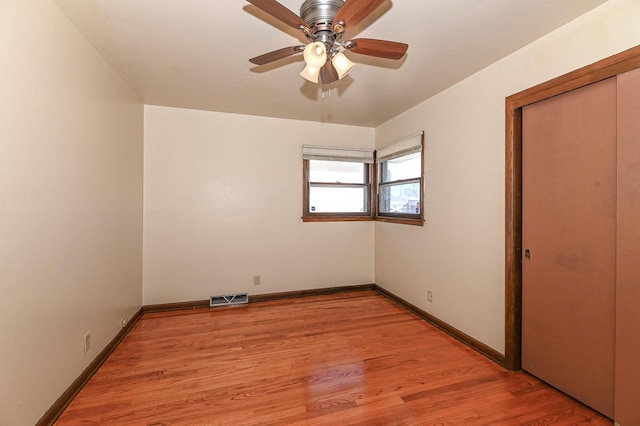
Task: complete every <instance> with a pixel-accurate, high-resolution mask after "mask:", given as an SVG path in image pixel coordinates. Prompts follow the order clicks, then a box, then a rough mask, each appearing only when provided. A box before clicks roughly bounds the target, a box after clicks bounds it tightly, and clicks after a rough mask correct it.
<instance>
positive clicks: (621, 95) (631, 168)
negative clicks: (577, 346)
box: [615, 69, 640, 426]
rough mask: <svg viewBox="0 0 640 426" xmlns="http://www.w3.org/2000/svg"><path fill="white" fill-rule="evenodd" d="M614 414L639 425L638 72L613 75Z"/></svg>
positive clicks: (639, 141) (639, 222)
mask: <svg viewBox="0 0 640 426" xmlns="http://www.w3.org/2000/svg"><path fill="white" fill-rule="evenodd" d="M617 265H618V269H617V283H616V298H617V304H616V314H617V315H616V317H617V325H616V404H615V405H616V415H615V419H616V421H617V422H618V423H620V424H621V425H625V426H626V425H640V69H637V70H635V71H631V72H628V73H626V74H621V75H619V76H618V248H617Z"/></svg>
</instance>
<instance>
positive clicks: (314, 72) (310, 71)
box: [300, 64, 320, 84]
mask: <svg viewBox="0 0 640 426" xmlns="http://www.w3.org/2000/svg"><path fill="white" fill-rule="evenodd" d="M300 75H301V76H302V77H303V78H305V79H307V80H309V81H310V82H312V83H316V84H317V83H318V79H319V77H320V67H317V68H316V67H312V66H311V65H308V64H307V66H306V67H304V69H303V70H302V72H301V73H300Z"/></svg>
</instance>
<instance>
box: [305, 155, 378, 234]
mask: <svg viewBox="0 0 640 426" xmlns="http://www.w3.org/2000/svg"><path fill="white" fill-rule="evenodd" d="M372 171H373V151H371V150H355V149H343V148H328V147H314V146H307V145H305V146H303V175H304V203H303V204H304V205H303V215H302V218H303V220H305V221H330V220H333V221H338V220H372V209H371V204H372V203H371V200H372V184H371V183H372V182H371V180H372V176H373V173H372Z"/></svg>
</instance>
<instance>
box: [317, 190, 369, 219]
mask: <svg viewBox="0 0 640 426" xmlns="http://www.w3.org/2000/svg"><path fill="white" fill-rule="evenodd" d="M367 191H368V187H366V186H362V187H344V186H329V187H327V186H316V185H312V186H311V187H310V189H309V210H310V213H366V212H367V210H368V208H367V205H368V202H367V199H368V197H367Z"/></svg>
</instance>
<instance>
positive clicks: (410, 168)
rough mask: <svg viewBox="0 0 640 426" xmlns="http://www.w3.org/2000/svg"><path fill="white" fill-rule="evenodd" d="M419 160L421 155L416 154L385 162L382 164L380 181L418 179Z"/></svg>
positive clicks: (420, 170)
mask: <svg viewBox="0 0 640 426" xmlns="http://www.w3.org/2000/svg"><path fill="white" fill-rule="evenodd" d="M421 160H422V158H421V154H420V153H419V152H416V153H415V154H409V155H405V156H403V157H398V158H394V159H392V160H389V161H385V162H384V163H382V181H383V182H392V181H394V180H404V179H413V178H419V177H420V175H421V174H422V173H421V172H422V167H421Z"/></svg>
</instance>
